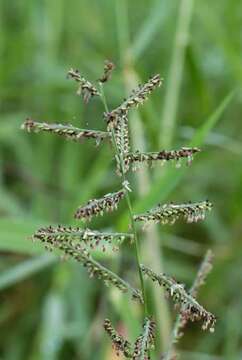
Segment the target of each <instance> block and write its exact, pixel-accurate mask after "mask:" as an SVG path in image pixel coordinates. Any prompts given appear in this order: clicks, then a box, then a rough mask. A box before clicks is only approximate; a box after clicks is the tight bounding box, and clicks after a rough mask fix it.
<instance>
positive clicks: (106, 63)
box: [99, 60, 115, 83]
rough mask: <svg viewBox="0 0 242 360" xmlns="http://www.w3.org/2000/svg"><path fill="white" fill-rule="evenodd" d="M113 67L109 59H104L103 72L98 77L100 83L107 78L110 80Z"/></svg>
mask: <svg viewBox="0 0 242 360" xmlns="http://www.w3.org/2000/svg"><path fill="white" fill-rule="evenodd" d="M114 69H115V65H114V64H113V63H112V62H111V61H109V60H105V61H104V72H103V75H102V76H101V77H100V79H99V81H100V82H101V83H105V82H107V81H108V80H110V78H111V76H112V72H113V70H114Z"/></svg>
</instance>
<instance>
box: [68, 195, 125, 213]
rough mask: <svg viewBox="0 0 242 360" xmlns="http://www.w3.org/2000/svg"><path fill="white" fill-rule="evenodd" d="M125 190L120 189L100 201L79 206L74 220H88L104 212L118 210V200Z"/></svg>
mask: <svg viewBox="0 0 242 360" xmlns="http://www.w3.org/2000/svg"><path fill="white" fill-rule="evenodd" d="M125 191H126V190H125V189H121V190H119V191H117V192H115V193H109V194H106V195H104V197H102V198H101V199H93V200H89V201H88V203H87V205H85V206H81V207H79V208H78V209H77V211H76V213H75V215H74V216H75V218H76V219H86V220H90V219H91V218H92V216H97V215H99V214H100V215H103V213H104V211H113V210H115V209H117V208H118V204H119V202H120V200H122V199H123V197H124V195H125Z"/></svg>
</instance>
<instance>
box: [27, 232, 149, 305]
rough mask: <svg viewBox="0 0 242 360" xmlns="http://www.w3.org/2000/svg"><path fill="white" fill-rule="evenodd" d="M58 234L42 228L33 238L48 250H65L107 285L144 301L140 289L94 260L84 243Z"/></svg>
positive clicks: (64, 251) (65, 252)
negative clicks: (53, 234)
mask: <svg viewBox="0 0 242 360" xmlns="http://www.w3.org/2000/svg"><path fill="white" fill-rule="evenodd" d="M51 231H52V230H51ZM57 234H58V235H59V236H58V235H57V236H56V237H55V236H54V237H53V236H52V233H51V235H48V231H47V233H45V231H43V229H41V230H38V231H37V232H36V233H35V234H34V235H33V238H34V239H38V240H40V241H41V242H43V243H44V244H45V247H47V249H48V250H53V248H56V249H59V250H61V251H63V253H64V254H65V255H66V256H68V257H70V258H72V259H74V260H76V261H78V262H80V263H81V264H82V265H83V266H84V267H85V268H86V269H87V271H88V274H89V276H90V277H93V276H95V277H97V278H98V279H102V280H103V281H104V283H105V284H106V285H107V286H111V285H113V286H115V287H116V288H118V289H119V290H120V291H122V292H125V293H126V292H127V293H129V294H130V295H131V296H132V299H134V300H137V301H139V302H140V303H143V298H142V295H141V293H140V291H139V290H137V289H134V288H133V287H132V286H130V285H129V284H128V283H127V282H126V281H124V280H123V279H121V278H120V277H119V276H118V275H116V274H115V273H113V272H112V271H110V270H109V269H107V268H105V267H104V266H103V265H101V264H100V263H99V262H97V261H96V260H94V259H93V258H92V257H91V255H90V254H89V251H88V250H87V249H86V247H85V246H83V244H81V243H77V242H76V241H75V240H72V238H68V237H63V234H62V233H61V232H60V233H57Z"/></svg>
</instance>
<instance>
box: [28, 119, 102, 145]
mask: <svg viewBox="0 0 242 360" xmlns="http://www.w3.org/2000/svg"><path fill="white" fill-rule="evenodd" d="M22 129H23V130H27V131H28V132H40V131H44V132H50V133H53V134H56V135H59V136H62V137H64V138H66V139H68V140H73V141H81V140H83V139H84V138H86V139H94V140H96V142H97V143H99V142H100V141H101V140H104V139H105V138H107V137H109V134H108V133H107V132H105V131H97V130H89V129H87V130H86V129H79V128H77V127H74V126H72V125H62V124H48V123H45V122H37V121H34V120H32V119H30V118H28V119H26V120H25V122H24V123H23V124H22Z"/></svg>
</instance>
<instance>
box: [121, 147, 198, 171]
mask: <svg viewBox="0 0 242 360" xmlns="http://www.w3.org/2000/svg"><path fill="white" fill-rule="evenodd" d="M200 151H201V150H200V149H198V148H196V147H193V148H186V147H182V148H181V149H179V150H170V151H166V150H162V151H159V152H146V153H141V152H139V151H136V152H134V153H130V154H128V155H127V157H128V161H129V163H131V164H132V169H133V170H134V171H135V170H136V169H137V168H139V166H140V165H142V164H145V165H150V166H151V165H153V164H154V163H157V162H160V163H161V165H163V164H164V163H165V162H166V161H170V160H174V161H176V167H180V166H181V163H180V161H181V160H182V159H187V164H188V165H190V164H191V162H192V160H193V156H194V154H196V153H198V152H200Z"/></svg>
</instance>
